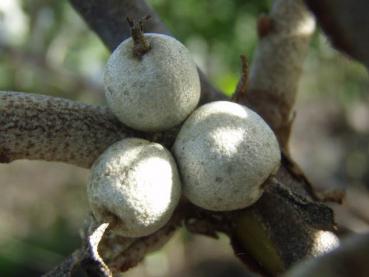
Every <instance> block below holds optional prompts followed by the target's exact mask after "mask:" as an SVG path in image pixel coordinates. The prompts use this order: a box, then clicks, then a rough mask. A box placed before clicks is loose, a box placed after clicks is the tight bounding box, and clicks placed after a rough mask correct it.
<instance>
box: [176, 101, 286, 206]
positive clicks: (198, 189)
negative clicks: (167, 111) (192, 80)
mask: <svg viewBox="0 0 369 277" xmlns="http://www.w3.org/2000/svg"><path fill="white" fill-rule="evenodd" d="M173 150H174V155H175V157H176V159H177V163H178V167H179V169H180V173H181V175H182V181H183V191H184V194H185V195H186V196H187V198H188V199H189V200H190V201H191V202H192V203H194V204H195V205H198V206H200V207H202V208H205V209H208V210H214V211H229V210H235V209H241V208H245V207H247V206H250V205H251V204H253V203H254V202H256V201H257V200H258V199H259V198H260V196H261V194H262V192H263V189H262V187H261V185H262V184H263V182H264V181H265V180H266V179H267V178H268V176H269V175H271V174H272V173H274V172H275V171H276V170H277V168H278V167H279V164H280V158H281V157H280V150H279V145H278V141H277V139H276V137H275V136H274V133H273V131H272V130H271V129H270V128H269V126H268V125H267V124H266V123H265V121H264V120H263V119H262V118H261V117H260V116H259V115H258V114H256V113H255V112H253V111H252V110H250V109H248V108H246V107H244V106H241V105H239V104H235V103H232V102H226V101H219V102H213V103H210V104H206V105H204V106H202V107H200V108H199V109H197V110H196V111H195V112H194V113H192V115H191V116H190V117H189V118H188V119H187V120H186V122H185V123H184V124H183V126H182V129H181V130H180V132H179V134H178V137H177V139H176V141H175V144H174V148H173Z"/></svg>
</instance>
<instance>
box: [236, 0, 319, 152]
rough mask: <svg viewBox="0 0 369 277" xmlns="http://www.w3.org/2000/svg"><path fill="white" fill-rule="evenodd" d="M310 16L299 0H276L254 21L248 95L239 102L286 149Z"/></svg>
mask: <svg viewBox="0 0 369 277" xmlns="http://www.w3.org/2000/svg"><path fill="white" fill-rule="evenodd" d="M314 29H315V23H314V19H313V17H312V16H311V14H310V12H309V11H308V10H307V9H306V7H305V5H304V3H303V1H302V0H276V1H275V2H274V4H273V7H272V10H271V12H270V14H269V15H265V16H262V17H260V19H259V22H258V32H259V39H260V41H259V44H258V46H257V49H256V53H255V57H254V60H253V62H252V65H251V70H250V76H249V84H248V87H249V90H248V94H246V95H245V97H243V99H241V101H240V102H241V103H245V104H246V105H249V106H250V107H251V108H253V109H254V110H256V111H257V112H258V113H259V114H260V115H261V116H262V117H263V118H264V119H265V120H266V121H267V122H268V123H269V125H270V126H271V127H272V129H273V130H274V132H275V133H276V134H277V136H278V139H279V142H280V144H281V145H282V147H284V148H285V150H287V144H288V138H289V134H290V129H291V124H292V120H293V112H292V111H293V106H294V103H295V98H296V94H297V89H298V82H299V79H300V75H301V72H302V65H303V61H304V58H305V55H306V53H307V49H308V45H309V42H310V38H311V35H312V34H313V32H314Z"/></svg>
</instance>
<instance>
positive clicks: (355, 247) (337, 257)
mask: <svg viewBox="0 0 369 277" xmlns="http://www.w3.org/2000/svg"><path fill="white" fill-rule="evenodd" d="M368 257H369V234H360V235H355V236H353V237H350V238H349V239H347V240H346V241H344V242H343V243H342V245H341V246H340V247H339V248H337V249H336V250H334V251H332V252H331V253H329V254H327V255H325V256H322V257H320V258H317V259H310V260H307V261H303V262H301V263H299V264H298V265H297V266H295V267H294V268H293V269H291V270H290V271H289V272H288V273H287V274H286V275H285V276H287V277H309V276H324V277H345V276H357V277H361V276H362V277H364V276H368V272H369V264H368Z"/></svg>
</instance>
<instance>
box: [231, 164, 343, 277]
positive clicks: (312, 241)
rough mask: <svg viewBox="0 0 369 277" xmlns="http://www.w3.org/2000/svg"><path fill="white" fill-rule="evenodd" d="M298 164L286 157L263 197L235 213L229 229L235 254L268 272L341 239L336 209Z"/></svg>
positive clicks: (322, 250) (325, 249) (317, 253)
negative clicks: (325, 202)
mask: <svg viewBox="0 0 369 277" xmlns="http://www.w3.org/2000/svg"><path fill="white" fill-rule="evenodd" d="M293 166H294V165H293V164H291V161H289V160H288V159H287V158H286V157H285V158H284V159H283V160H282V166H281V168H280V170H279V171H278V173H277V175H276V176H275V177H274V178H272V179H269V180H268V181H267V182H266V183H265V184H264V185H265V186H266V190H265V192H264V194H263V196H262V197H261V198H260V200H259V201H258V202H256V204H255V205H253V206H251V207H250V208H248V209H245V210H243V211H239V212H237V213H236V215H235V216H234V217H233V218H232V224H233V225H232V229H231V231H230V232H229V235H230V237H231V238H232V244H233V248H234V250H235V254H236V256H238V257H239V258H240V259H241V260H243V261H244V262H245V263H246V264H249V265H252V266H253V267H254V268H255V269H256V270H257V271H259V272H260V273H263V274H264V275H268V276H269V275H276V274H280V273H282V272H284V271H286V270H287V269H288V268H290V267H291V266H292V265H293V264H295V263H297V262H299V261H300V260H302V259H305V258H308V257H316V256H320V255H323V254H325V253H326V252H328V251H330V250H332V249H334V248H335V247H337V246H338V244H339V242H338V239H337V237H336V235H335V234H334V231H335V223H334V219H333V212H332V210H331V209H330V208H328V207H326V206H324V205H323V204H321V203H319V202H318V201H317V199H316V197H315V195H314V194H312V193H311V192H310V190H311V189H310V184H309V183H307V180H306V179H305V178H304V176H303V175H299V174H296V172H294V171H295V169H294V167H293ZM322 236H323V237H325V238H328V239H326V240H322V239H321V238H322Z"/></svg>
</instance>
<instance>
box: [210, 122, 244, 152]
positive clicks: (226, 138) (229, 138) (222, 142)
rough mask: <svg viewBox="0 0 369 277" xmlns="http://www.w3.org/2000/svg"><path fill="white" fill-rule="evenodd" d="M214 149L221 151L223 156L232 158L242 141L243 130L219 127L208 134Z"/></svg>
mask: <svg viewBox="0 0 369 277" xmlns="http://www.w3.org/2000/svg"><path fill="white" fill-rule="evenodd" d="M209 136H210V138H211V139H212V144H213V145H214V148H215V149H220V150H222V154H223V155H227V156H230V157H232V156H233V155H234V154H235V153H236V152H237V151H238V147H239V145H240V144H241V143H242V142H243V141H244V139H245V137H244V130H242V129H241V128H232V127H219V128H216V129H214V130H212V131H211V132H210V133H209Z"/></svg>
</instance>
